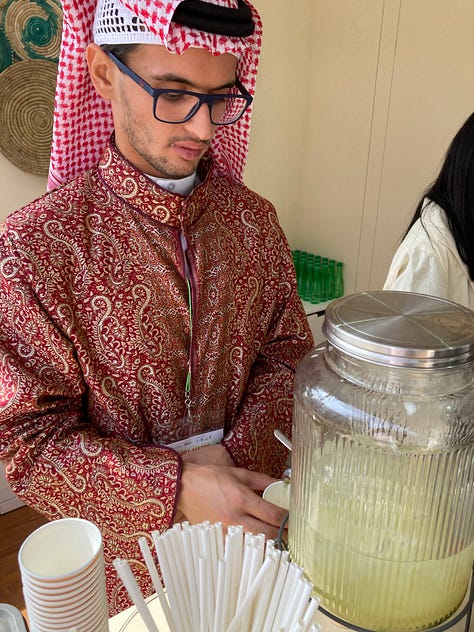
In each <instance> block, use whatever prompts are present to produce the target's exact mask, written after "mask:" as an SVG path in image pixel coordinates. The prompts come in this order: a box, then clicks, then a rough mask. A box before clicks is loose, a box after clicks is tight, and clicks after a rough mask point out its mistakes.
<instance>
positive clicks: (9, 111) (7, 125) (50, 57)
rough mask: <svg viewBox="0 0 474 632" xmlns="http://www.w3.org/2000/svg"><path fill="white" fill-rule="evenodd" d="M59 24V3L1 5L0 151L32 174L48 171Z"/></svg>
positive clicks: (0, 1)
mask: <svg viewBox="0 0 474 632" xmlns="http://www.w3.org/2000/svg"><path fill="white" fill-rule="evenodd" d="M61 24H62V10H61V5H60V2H59V0H0V151H1V152H2V153H3V155H4V156H5V157H6V158H8V160H10V161H11V162H12V163H13V164H14V165H16V166H17V167H19V168H20V169H22V170H23V171H27V172H28V173H34V174H37V175H46V174H47V173H48V167H49V156H50V151H51V139H52V129H53V110H54V96H55V91H56V76H57V63H58V58H59V51H60V47H61Z"/></svg>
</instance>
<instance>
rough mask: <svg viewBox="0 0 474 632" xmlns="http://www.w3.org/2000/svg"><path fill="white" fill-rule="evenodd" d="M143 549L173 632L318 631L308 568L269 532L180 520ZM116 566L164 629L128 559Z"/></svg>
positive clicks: (148, 620)
mask: <svg viewBox="0 0 474 632" xmlns="http://www.w3.org/2000/svg"><path fill="white" fill-rule="evenodd" d="M151 536H152V539H153V543H154V545H155V549H156V556H157V560H158V564H159V566H160V569H161V574H162V577H163V582H164V586H163V584H162V583H161V580H160V577H159V574H158V570H157V566H156V564H155V560H154V558H153V554H152V552H151V551H150V548H149V546H148V542H147V539H146V538H145V537H143V538H140V539H139V541H138V542H139V545H140V550H141V552H142V555H143V558H144V560H145V563H146V566H147V568H148V572H149V573H150V577H151V580H152V582H153V587H154V589H155V592H156V595H157V597H158V599H159V600H160V604H161V608H162V610H163V613H164V615H165V617H166V620H167V623H168V626H169V630H170V632H191V631H192V632H318V631H319V630H320V626H319V624H317V623H315V615H316V611H317V609H318V607H319V599H317V598H315V597H312V596H311V593H312V590H313V585H312V584H311V583H310V582H309V581H308V580H307V579H306V578H305V577H304V576H303V569H302V568H301V567H300V566H298V565H297V564H295V563H293V562H291V561H290V560H289V559H288V553H287V552H286V551H280V550H279V549H277V548H276V547H275V543H274V541H273V540H268V541H265V536H264V535H263V534H260V535H252V534H250V533H245V534H244V533H243V529H242V527H240V526H231V527H229V528H228V529H227V533H226V536H225V539H224V536H223V530H222V525H221V523H219V522H217V523H216V524H210V523H209V522H203V523H201V524H197V525H190V524H189V523H188V522H183V523H182V524H176V525H175V526H174V527H173V528H172V529H169V530H168V531H166V532H165V533H160V532H158V531H153V532H152V533H151ZM114 566H115V568H116V570H117V573H118V574H119V576H120V578H121V580H122V582H123V584H124V586H125V587H126V589H127V591H128V593H129V595H130V597H131V599H132V601H133V603H134V604H135V606H136V608H137V610H138V612H139V613H140V615H141V616H142V618H143V621H144V623H145V625H146V627H147V629H148V631H149V632H159V630H158V628H157V625H156V623H155V622H154V620H153V617H152V615H151V612H150V610H149V609H148V605H147V603H146V601H145V599H144V598H143V595H142V594H141V592H140V589H139V588H138V584H137V582H136V580H135V578H134V576H133V574H132V571H131V569H130V567H129V565H128V562H127V561H126V560H121V559H116V560H115V561H114Z"/></svg>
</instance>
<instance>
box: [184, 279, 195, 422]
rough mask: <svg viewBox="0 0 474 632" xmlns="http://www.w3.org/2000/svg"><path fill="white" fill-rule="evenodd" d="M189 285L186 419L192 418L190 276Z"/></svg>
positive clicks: (185, 389) (185, 388) (191, 310)
mask: <svg viewBox="0 0 474 632" xmlns="http://www.w3.org/2000/svg"><path fill="white" fill-rule="evenodd" d="M186 284H187V286H188V306H189V359H188V374H187V376H186V385H185V387H184V403H185V406H186V421H190V420H191V352H192V347H193V301H192V292H191V283H190V282H189V277H186Z"/></svg>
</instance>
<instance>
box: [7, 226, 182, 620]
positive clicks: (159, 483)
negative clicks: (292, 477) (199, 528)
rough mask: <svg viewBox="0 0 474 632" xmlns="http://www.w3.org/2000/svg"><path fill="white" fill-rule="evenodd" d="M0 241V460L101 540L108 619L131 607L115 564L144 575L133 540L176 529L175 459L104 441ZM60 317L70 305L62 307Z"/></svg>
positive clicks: (75, 374) (41, 499) (47, 321)
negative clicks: (93, 528)
mask: <svg viewBox="0 0 474 632" xmlns="http://www.w3.org/2000/svg"><path fill="white" fill-rule="evenodd" d="M27 265H28V264H27V263H25V262H24V261H22V263H21V265H20V263H19V259H18V257H16V256H15V254H13V253H12V251H11V250H10V248H9V247H8V244H7V243H6V242H5V240H4V239H2V238H1V237H0V266H1V269H0V375H1V387H0V389H1V390H0V458H2V460H5V461H6V463H7V475H8V480H9V483H10V486H11V488H12V490H13V491H14V492H15V493H16V494H17V495H18V496H19V497H20V498H22V499H23V500H24V501H25V502H26V503H27V504H28V505H30V506H32V507H33V508H34V509H36V510H37V511H39V512H41V513H42V514H44V515H45V516H47V517H48V518H50V519H56V518H59V517H64V516H77V517H82V518H87V519H89V520H92V521H93V522H94V523H96V524H97V525H98V526H99V528H100V529H101V532H102V534H103V536H104V547H105V557H106V564H107V567H108V574H107V581H108V590H109V599H110V602H111V612H114V611H115V610H118V609H120V608H122V607H123V606H125V605H127V600H126V599H125V597H124V593H123V590H121V591H120V590H118V587H119V582H117V581H116V576H115V571H114V569H113V567H112V566H111V563H112V561H113V559H114V558H115V557H116V556H120V557H125V558H128V559H129V560H130V561H131V565H132V568H133V570H134V571H136V572H138V573H141V574H142V579H143V577H144V573H143V563H142V562H140V561H138V560H140V559H141V555H140V551H139V548H138V537H140V536H142V535H144V534H149V533H150V532H151V531H152V530H154V529H158V530H164V529H166V528H168V527H169V526H170V524H171V523H172V517H173V512H174V509H175V498H176V493H177V484H178V479H179V476H180V470H181V460H180V457H179V456H178V455H177V454H176V453H175V452H174V451H172V450H170V449H168V448H165V447H163V448H160V447H152V446H149V447H137V446H134V445H133V444H132V443H131V442H128V441H126V440H123V439H120V438H114V437H105V436H101V434H100V433H99V432H98V431H97V429H96V428H95V427H94V425H93V424H92V423H90V421H89V419H88V413H87V388H86V382H85V380H84V378H83V374H82V372H81V369H80V366H79V363H78V360H77V358H76V355H75V348H74V345H73V342H72V341H71V340H70V339H69V338H68V337H67V336H66V335H65V334H64V332H61V331H60V330H59V328H58V327H57V326H56V324H55V323H54V322H53V320H51V318H50V317H49V316H48V314H47V313H46V312H45V311H44V309H43V308H42V304H41V301H40V300H39V297H38V292H39V291H41V292H47V291H48V288H47V286H44V287H42V288H35V291H33V289H32V287H31V286H30V285H29V284H28V282H27V280H26V279H27V274H25V270H24V268H25V266H26V267H27ZM64 309H66V307H64Z"/></svg>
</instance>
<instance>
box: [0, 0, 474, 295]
mask: <svg viewBox="0 0 474 632" xmlns="http://www.w3.org/2000/svg"><path fill="white" fill-rule="evenodd" d="M254 1H255V4H256V6H257V7H258V9H259V10H260V13H261V15H262V18H263V21H264V42H263V50H262V57H261V62H260V72H259V77H258V84H257V96H256V100H255V105H254V115H253V127H252V137H251V145H250V152H249V160H248V164H247V168H246V173H245V177H246V182H247V184H248V185H249V186H250V187H252V188H253V189H255V190H257V191H259V192H260V193H261V194H262V195H264V196H265V197H267V198H269V199H270V200H271V201H272V202H274V204H275V206H276V208H277V211H278V214H279V217H280V221H281V224H282V226H283V229H284V230H285V232H286V234H287V236H288V239H289V241H290V244H291V245H292V247H300V248H304V249H307V250H311V251H313V252H319V253H321V254H325V255H328V256H331V257H335V258H338V259H341V260H342V261H344V262H345V267H346V270H345V277H346V289H347V291H349V292H350V291H354V290H363V289H368V288H376V287H380V286H381V285H382V283H383V280H384V278H385V274H386V271H387V268H388V265H389V262H390V260H391V257H392V255H393V252H394V250H395V248H396V245H397V243H398V240H399V238H400V237H401V235H402V233H403V231H404V228H405V226H406V224H407V222H408V219H409V217H410V215H411V213H412V211H413V208H414V206H415V202H416V201H417V199H418V196H419V195H420V194H421V192H422V190H423V189H424V188H425V187H426V186H427V184H428V183H429V182H430V181H431V180H432V178H433V177H434V175H435V174H436V170H437V169H438V167H439V164H440V162H441V159H442V156H443V154H444V151H445V149H446V147H447V145H448V143H449V141H450V139H451V137H452V135H453V134H454V132H455V131H456V129H457V128H458V127H459V126H460V125H461V123H462V122H463V121H464V119H465V118H466V117H467V116H468V114H469V113H470V112H471V111H472V110H474V82H473V80H472V77H473V69H474V37H472V25H473V24H474V2H473V1H472V0H450V1H449V2H446V0H298V2H297V4H296V6H297V11H295V3H290V2H288V1H287V0H254ZM0 187H1V190H2V194H3V195H2V205H1V207H0V219H1V218H2V217H4V216H5V215H6V214H7V213H8V212H10V211H11V210H13V209H15V208H17V207H18V206H21V205H22V204H24V203H26V202H28V201H29V200H31V199H33V198H35V197H37V196H38V195H39V194H41V193H42V192H43V191H44V190H45V187H46V179H45V178H39V177H37V176H31V175H28V174H24V173H23V172H21V171H20V170H19V169H17V168H16V167H14V166H13V165H11V164H10V163H9V162H8V161H7V160H6V159H5V158H3V156H1V155H0Z"/></svg>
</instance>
